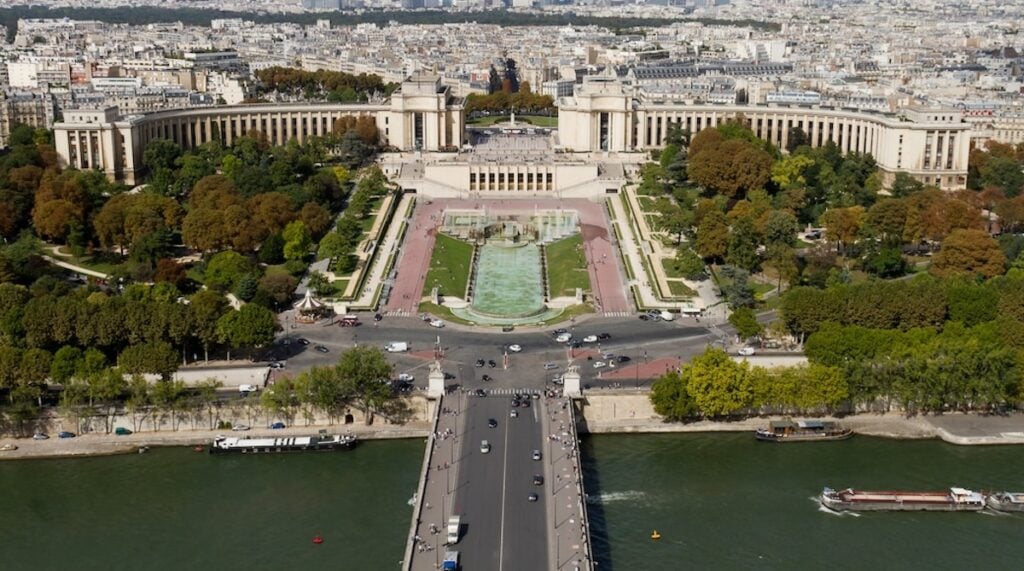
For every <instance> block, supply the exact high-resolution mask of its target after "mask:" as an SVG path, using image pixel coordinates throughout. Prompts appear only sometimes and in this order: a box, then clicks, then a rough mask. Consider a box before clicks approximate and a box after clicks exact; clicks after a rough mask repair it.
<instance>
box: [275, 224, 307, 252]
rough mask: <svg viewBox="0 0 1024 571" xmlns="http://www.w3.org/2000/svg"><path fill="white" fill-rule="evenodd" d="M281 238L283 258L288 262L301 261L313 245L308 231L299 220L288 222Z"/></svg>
mask: <svg viewBox="0 0 1024 571" xmlns="http://www.w3.org/2000/svg"><path fill="white" fill-rule="evenodd" d="M281 236H282V237H283V238H284V257H285V258H286V259H288V260H302V259H303V258H305V257H306V255H307V254H308V253H309V248H310V247H311V246H312V245H313V238H312V236H310V234H309V230H308V229H307V228H306V225H305V224H303V223H302V222H301V221H299V220H296V221H294V222H289V223H288V225H287V226H285V228H284V232H282V234H281Z"/></svg>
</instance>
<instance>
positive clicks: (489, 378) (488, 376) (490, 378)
mask: <svg viewBox="0 0 1024 571" xmlns="http://www.w3.org/2000/svg"><path fill="white" fill-rule="evenodd" d="M480 378H481V379H483V380H484V382H485V383H486V382H490V381H493V380H494V379H493V378H492V377H491V376H490V375H484V376H482V377H480Z"/></svg>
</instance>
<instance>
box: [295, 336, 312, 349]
mask: <svg viewBox="0 0 1024 571" xmlns="http://www.w3.org/2000/svg"><path fill="white" fill-rule="evenodd" d="M295 342H296V343H298V344H299V345H302V346H303V347H305V346H306V345H309V339H306V338H304V337H299V338H298V339H296V340H295Z"/></svg>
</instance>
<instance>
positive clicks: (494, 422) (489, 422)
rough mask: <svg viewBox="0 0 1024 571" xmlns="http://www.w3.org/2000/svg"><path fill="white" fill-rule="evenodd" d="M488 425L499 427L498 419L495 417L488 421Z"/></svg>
mask: <svg viewBox="0 0 1024 571" xmlns="http://www.w3.org/2000/svg"><path fill="white" fill-rule="evenodd" d="M487 426H489V427H491V428H498V421H497V420H494V419H493V418H492V419H490V420H488V421H487Z"/></svg>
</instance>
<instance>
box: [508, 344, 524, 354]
mask: <svg viewBox="0 0 1024 571" xmlns="http://www.w3.org/2000/svg"><path fill="white" fill-rule="evenodd" d="M508 350H509V351H512V352H513V353H518V352H520V351H522V350H523V348H522V347H520V346H519V345H509V346H508Z"/></svg>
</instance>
